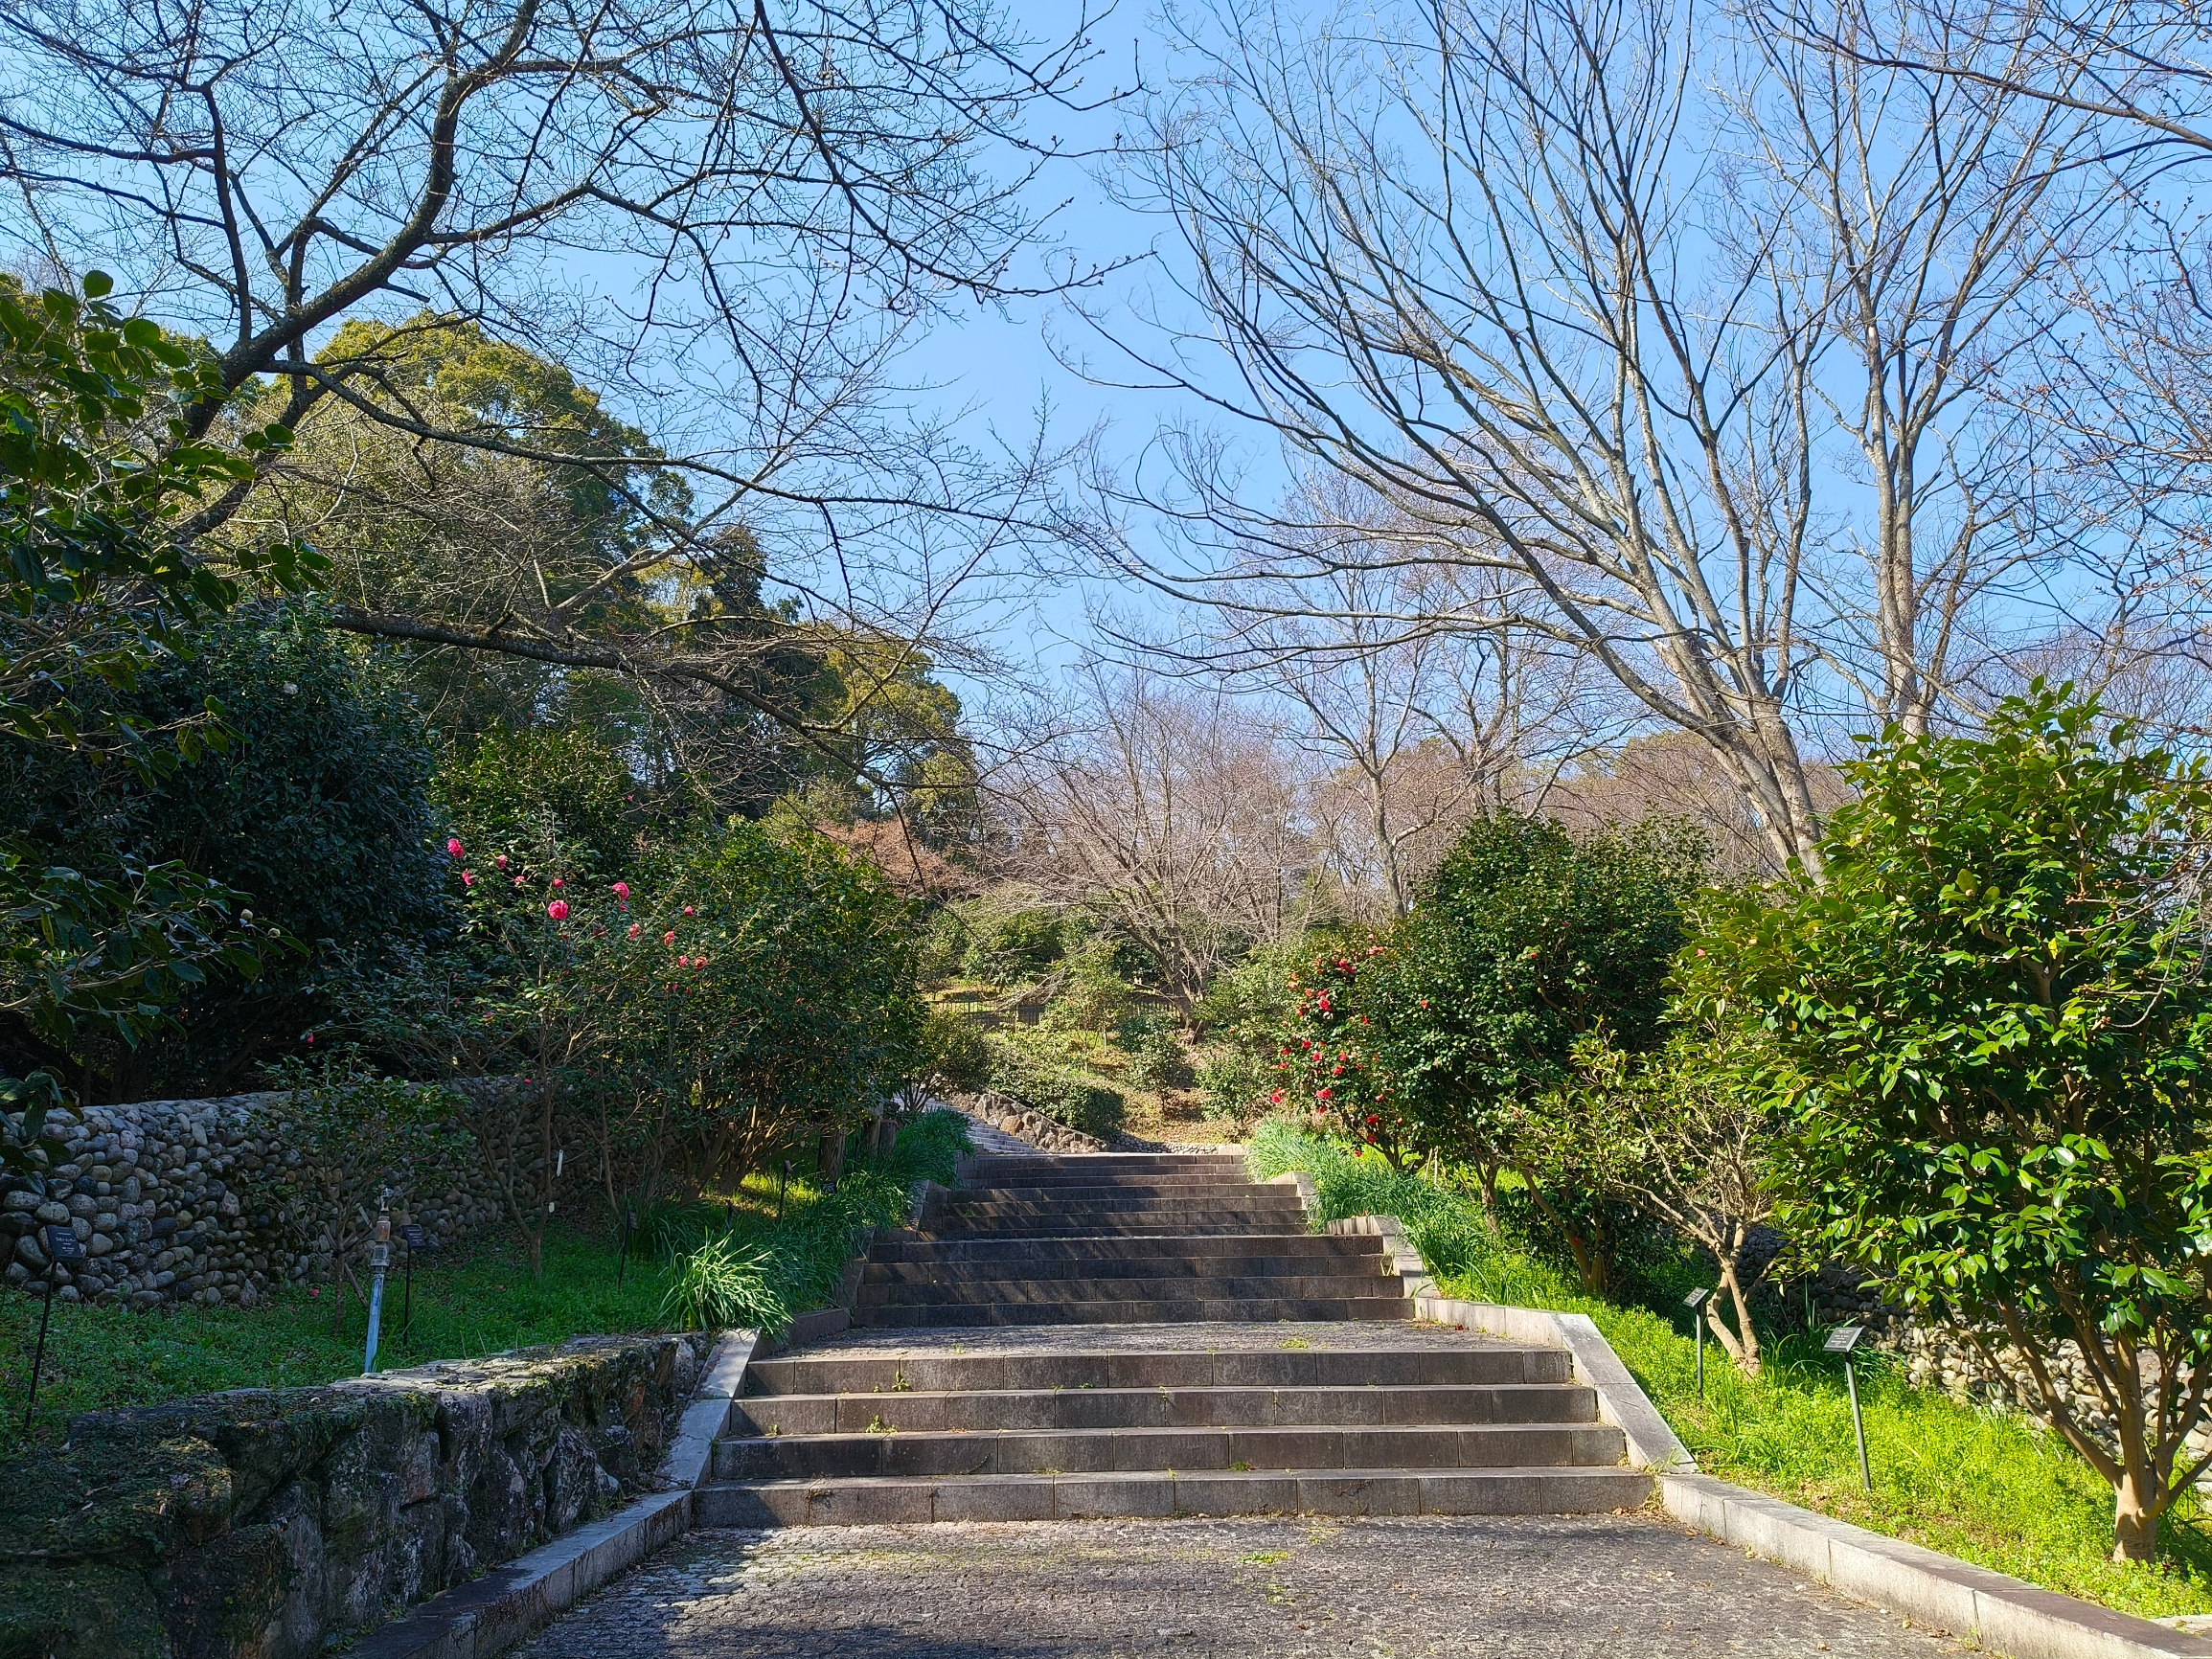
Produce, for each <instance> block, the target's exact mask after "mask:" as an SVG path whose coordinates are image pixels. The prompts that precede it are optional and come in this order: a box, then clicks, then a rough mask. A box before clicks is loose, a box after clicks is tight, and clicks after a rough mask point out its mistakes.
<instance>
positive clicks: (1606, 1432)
mask: <svg viewBox="0 0 2212 1659" xmlns="http://www.w3.org/2000/svg"><path fill="white" fill-rule="evenodd" d="M1624 1449H1625V1443H1624V1442H1623V1440H1622V1437H1621V1431H1620V1430H1619V1429H1617V1428H1611V1427H1608V1426H1607V1425H1605V1424H1603V1423H1398V1424H1388V1425H1380V1426H1372V1427H1361V1428H1334V1427H1326V1426H1314V1425H1311V1424H1308V1425H1300V1426H1295V1427H1288V1428H1107V1429H1008V1430H1004V1431H1001V1432H997V1433H983V1434H969V1433H964V1432H959V1431H953V1432H946V1433H933V1432H928V1431H923V1432H916V1433H909V1432H905V1431H900V1432H897V1433H893V1432H889V1431H872V1432H871V1431H864V1432H862V1433H859V1434H827V1435H789V1434H787V1435H777V1436H772V1437H763V1438H759V1439H753V1440H724V1441H718V1442H717V1443H716V1444H715V1454H714V1472H715V1478H716V1479H718V1480H730V1481H781V1480H808V1479H812V1478H816V1477H821V1478H830V1479H851V1478H854V1477H867V1476H888V1477H895V1478H903V1479H917V1478H924V1477H935V1476H941V1475H1038V1474H1045V1475H1059V1474H1107V1473H1127V1472H1133V1471H1137V1470H1154V1469H1157V1470H1167V1469H1174V1470H1175V1471H1176V1472H1177V1473H1180V1472H1181V1471H1182V1470H1184V1469H1230V1470H1236V1469H1240V1468H1242V1469H1266V1470H1270V1471H1272V1472H1274V1473H1278V1474H1288V1473H1290V1472H1291V1471H1292V1470H1296V1469H1432V1468H1435V1469H1462V1468H1485V1469H1487V1468H1534V1467H1537V1466H1558V1467H1570V1468H1608V1467H1614V1466H1618V1465H1619V1464H1620V1462H1621V1457H1622V1453H1623V1450H1624Z"/></svg>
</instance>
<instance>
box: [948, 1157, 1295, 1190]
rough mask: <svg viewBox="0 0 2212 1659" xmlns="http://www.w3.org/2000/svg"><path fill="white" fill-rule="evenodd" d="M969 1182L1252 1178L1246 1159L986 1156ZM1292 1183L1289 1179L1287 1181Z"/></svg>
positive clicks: (965, 1174)
mask: <svg viewBox="0 0 2212 1659" xmlns="http://www.w3.org/2000/svg"><path fill="white" fill-rule="evenodd" d="M961 1179H962V1181H963V1183H964V1184H965V1185H968V1186H973V1187H1065V1186H1078V1187H1081V1186H1089V1185H1095V1184H1099V1183H1107V1182H1115V1181H1201V1182H1222V1181H1228V1182H1237V1181H1249V1180H1250V1179H1251V1176H1250V1175H1249V1174H1248V1173H1247V1172H1246V1171H1245V1169H1244V1165H1243V1160H1242V1159H1240V1158H1232V1159H1227V1160H1219V1159H1217V1160H1207V1161H1202V1162H1199V1161H1194V1162H1189V1163H1137V1162H1129V1161H1125V1160H1123V1159H1119V1158H1114V1157H1112V1156H1110V1155H1109V1156H1106V1157H1093V1158H1053V1159H1034V1160H1033V1159H1019V1158H1006V1159H996V1158H982V1159H976V1160H974V1161H972V1162H970V1163H969V1164H968V1165H967V1166H966V1167H965V1168H964V1169H963V1170H962V1171H961ZM1286 1185H1288V1183H1286Z"/></svg>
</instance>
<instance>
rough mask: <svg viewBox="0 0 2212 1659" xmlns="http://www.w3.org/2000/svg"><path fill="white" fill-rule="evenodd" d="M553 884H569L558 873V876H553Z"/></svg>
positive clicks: (558, 885)
mask: <svg viewBox="0 0 2212 1659" xmlns="http://www.w3.org/2000/svg"><path fill="white" fill-rule="evenodd" d="M553 884H554V886H556V887H563V886H566V885H567V883H565V882H563V881H562V880H561V879H560V877H559V876H558V875H556V876H555V877H554V878H553Z"/></svg>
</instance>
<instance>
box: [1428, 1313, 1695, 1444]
mask: <svg viewBox="0 0 2212 1659" xmlns="http://www.w3.org/2000/svg"><path fill="white" fill-rule="evenodd" d="M1414 1308H1415V1310H1416V1311H1417V1312H1419V1313H1420V1315H1421V1317H1422V1318H1424V1319H1433V1320H1435V1321H1436V1322H1437V1323H1438V1324H1440V1325H1464V1326H1466V1327H1468V1328H1469V1329H1472V1330H1480V1331H1485V1332H1487V1333H1488V1334H1490V1335H1492V1336H1501V1337H1503V1338H1505V1339H1506V1340H1507V1341H1508V1342H1518V1343H1521V1344H1523V1345H1525V1346H1527V1347H1530V1348H1563V1349H1565V1350H1566V1351H1567V1352H1568V1353H1569V1354H1570V1355H1571V1356H1572V1357H1573V1360H1574V1369H1575V1380H1576V1381H1577V1382H1580V1383H1582V1384H1584V1385H1585V1387H1589V1388H1594V1389H1595V1390H1597V1395H1598V1420H1599V1421H1601V1422H1605V1423H1609V1424H1610V1425H1611V1426H1612V1427H1614V1428H1617V1429H1619V1430H1620V1431H1621V1433H1622V1435H1623V1436H1624V1437H1625V1438H1626V1439H1627V1441H1628V1444H1629V1466H1630V1468H1638V1469H1650V1470H1652V1471H1653V1473H1654V1474H1660V1473H1665V1472H1668V1471H1671V1470H1676V1469H1679V1470H1684V1471H1689V1472H1695V1471H1696V1469H1697V1467H1698V1462H1697V1459H1695V1458H1693V1457H1692V1456H1691V1455H1690V1452H1689V1448H1688V1447H1686V1446H1685V1445H1683V1444H1682V1443H1681V1442H1680V1441H1679V1440H1677V1439H1676V1437H1675V1431H1674V1430H1673V1429H1671V1428H1669V1427H1668V1426H1667V1420H1666V1419H1665V1418H1664V1417H1661V1416H1660V1415H1659V1408H1658V1407H1657V1406H1655V1405H1653V1403H1652V1401H1651V1398H1650V1397H1649V1396H1647V1395H1646V1394H1645V1393H1644V1391H1643V1389H1642V1387H1641V1386H1640V1385H1639V1384H1638V1383H1637V1381H1636V1379H1635V1378H1634V1377H1633V1376H1631V1375H1630V1374H1629V1368H1628V1367H1627V1366H1625V1365H1623V1364H1622V1363H1621V1356H1620V1355H1619V1354H1617V1353H1615V1352H1613V1345H1612V1344H1611V1343H1609V1342H1608V1341H1607V1340H1606V1337H1605V1332H1603V1331H1602V1330H1600V1329H1598V1328H1597V1326H1596V1325H1594V1324H1592V1323H1591V1321H1590V1318H1589V1316H1588V1315H1587V1314H1585V1313H1554V1312H1551V1311H1550V1310H1548V1309H1546V1308H1541V1307H1504V1306H1502V1305H1501V1304H1498V1303H1495V1302H1455V1301H1453V1300H1451V1299H1450V1298H1448V1297H1444V1296H1434V1295H1428V1294H1422V1295H1419V1296H1416V1297H1415V1298H1414Z"/></svg>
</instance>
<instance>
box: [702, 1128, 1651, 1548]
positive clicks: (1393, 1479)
mask: <svg viewBox="0 0 2212 1659" xmlns="http://www.w3.org/2000/svg"><path fill="white" fill-rule="evenodd" d="M967 1178H968V1180H969V1183H971V1184H970V1185H969V1186H968V1187H966V1188H964V1190H963V1191H962V1192H960V1193H957V1194H955V1195H954V1196H953V1198H952V1199H950V1200H949V1201H947V1202H946V1205H945V1207H944V1209H943V1210H942V1211H941V1212H940V1213H938V1214H937V1215H936V1216H933V1217H932V1218H931V1225H930V1226H929V1227H928V1229H927V1230H926V1232H923V1233H908V1234H899V1235H892V1236H890V1237H888V1238H886V1239H882V1240H880V1241H878V1244H877V1246H876V1247H875V1248H874V1249H873V1250H871V1251H870V1253H869V1258H868V1262H867V1266H866V1270H865V1273H864V1275H863V1278H862V1280H861V1285H860V1293H859V1299H858V1306H857V1307H856V1308H855V1319H856V1320H857V1321H858V1322H859V1324H860V1326H861V1327H862V1328H861V1329H855V1330H853V1331H851V1332H849V1333H848V1334H846V1335H844V1336H839V1337H832V1338H831V1339H829V1340H828V1341H826V1342H823V1343H820V1344H816V1345H814V1346H812V1347H811V1348H810V1349H808V1350H807V1351H806V1352H800V1353H794V1354H791V1355H788V1356H786V1357H781V1358H772V1359H761V1360H756V1361H755V1362H754V1363H753V1364H752V1365H751V1366H750V1367H749V1368H748V1370H747V1373H746V1380H745V1394H744V1396H743V1397H742V1398H739V1399H738V1400H736V1401H734V1402H733V1404H732V1409H731V1414H730V1421H729V1427H728V1433H727V1434H726V1435H725V1436H724V1437H723V1438H722V1439H720V1440H719V1441H718V1442H717V1443H716V1446H715V1453H714V1463H713V1469H712V1474H711V1478H710V1480H709V1482H708V1484H706V1485H704V1486H702V1487H701V1488H700V1489H699V1490H698V1491H697V1493H696V1503H695V1509H694V1514H695V1518H696V1524H697V1525H700V1526H724V1527H758V1526H792V1525H800V1526H807V1525H811V1526H822V1525H848V1526H849V1525H857V1524H864V1523H870V1522H913V1521H950V1520H999V1521H1011V1520H1053V1519H1058V1520H1071V1519H1086V1518H1096V1517H1107V1516H1144V1515H1175V1514H1196V1515H1233V1514H1269V1513H1294V1512H1312V1513H1323V1514H1499V1513H1571V1512H1579V1511H1605V1510H1615V1509H1632V1508H1636V1507H1638V1506H1640V1505H1642V1504H1643V1503H1645V1502H1646V1501H1647V1500H1648V1499H1649V1497H1650V1495H1651V1491H1652V1485H1651V1477H1650V1476H1649V1475H1648V1474H1646V1473H1644V1472H1642V1471H1640V1470H1633V1469H1630V1468H1627V1467H1624V1466H1623V1458H1624V1455H1625V1449H1626V1448H1625V1442H1624V1440H1623V1437H1622V1435H1621V1432H1620V1430H1618V1429H1617V1428H1613V1427H1610V1426H1608V1425H1607V1424H1604V1423H1601V1422H1600V1421H1599V1420H1598V1412H1597V1396H1596V1393H1595V1391H1594V1390H1592V1389H1590V1388H1588V1387H1586V1386H1584V1385H1582V1384H1580V1383H1577V1382H1575V1381H1574V1380H1573V1379H1572V1366H1571V1361H1570V1359H1569V1357H1568V1355H1567V1354H1566V1352H1563V1351H1562V1350H1556V1349H1542V1348H1523V1347H1517V1346H1515V1345H1511V1344H1507V1343H1503V1342H1498V1341H1495V1340H1493V1339H1490V1338H1487V1337H1480V1336H1474V1335H1470V1334H1468V1333H1466V1332H1463V1331H1456V1330H1449V1329H1442V1328H1439V1327H1435V1326H1420V1325H1416V1324H1414V1323H1412V1322H1411V1320H1410V1319H1409V1317H1408V1314H1409V1309H1408V1307H1407V1303H1406V1300H1405V1297H1404V1295H1403V1292H1402V1286H1401V1282H1400V1280H1399V1279H1398V1277H1397V1275H1396V1273H1395V1271H1393V1268H1394V1263H1392V1262H1389V1261H1386V1260H1385V1259H1384V1258H1383V1256H1382V1254H1381V1252H1382V1243H1383V1241H1382V1240H1381V1239H1379V1238H1377V1237H1374V1236H1365V1237H1350V1238H1343V1237H1333V1236H1316V1235H1314V1234H1311V1233H1310V1232H1308V1231H1307V1228H1306V1221H1305V1217H1304V1214H1303V1211H1302V1210H1301V1208H1300V1206H1299V1203H1298V1199H1297V1195H1296V1193H1295V1191H1294V1190H1293V1189H1291V1188H1289V1187H1288V1186H1283V1187H1276V1186H1259V1185H1255V1184H1253V1183H1251V1182H1249V1181H1248V1180H1246V1179H1245V1178H1244V1171H1243V1164H1242V1160H1240V1159H1238V1158H1235V1157H1233V1156H1230V1157H1214V1156H1182V1155H1143V1156H1131V1155H1120V1154H1103V1155H1089V1156H1075V1157H1060V1158H1047V1157H997V1156H992V1157H985V1158H980V1159H975V1160H972V1161H971V1162H970V1164H969V1168H968V1176H967Z"/></svg>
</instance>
